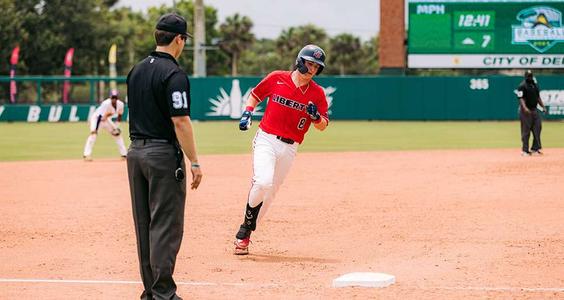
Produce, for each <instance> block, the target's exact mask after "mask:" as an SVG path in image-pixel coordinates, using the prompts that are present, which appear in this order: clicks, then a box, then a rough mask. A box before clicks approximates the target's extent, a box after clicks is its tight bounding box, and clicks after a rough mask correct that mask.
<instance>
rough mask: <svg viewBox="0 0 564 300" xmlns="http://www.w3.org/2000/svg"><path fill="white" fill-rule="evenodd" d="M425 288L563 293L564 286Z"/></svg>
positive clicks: (431, 288) (426, 288)
mask: <svg viewBox="0 0 564 300" xmlns="http://www.w3.org/2000/svg"><path fill="white" fill-rule="evenodd" d="M420 288H422V289H424V290H433V289H437V290H469V291H487V292H557V293H563V292H564V288H555V287H547V288H543V287H539V288H529V287H506V286H502V287H488V286H435V287H420Z"/></svg>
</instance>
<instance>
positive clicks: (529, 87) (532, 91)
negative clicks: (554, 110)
mask: <svg viewBox="0 0 564 300" xmlns="http://www.w3.org/2000/svg"><path fill="white" fill-rule="evenodd" d="M539 97H540V93H539V87H538V86H537V84H536V83H535V82H531V83H527V81H526V80H523V82H521V84H519V87H518V88H517V98H523V99H525V105H526V106H527V108H528V109H530V110H534V109H536V108H537V102H538V99H539Z"/></svg>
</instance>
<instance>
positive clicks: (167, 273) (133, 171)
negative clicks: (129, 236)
mask: <svg viewBox="0 0 564 300" xmlns="http://www.w3.org/2000/svg"><path fill="white" fill-rule="evenodd" d="M176 165H177V160H176V147H175V146H174V145H172V144H168V143H163V142H152V141H151V140H134V141H132V142H131V145H130V147H129V152H128V154H127V173H128V177H129V188H130V191H131V201H132V207H133V221H134V223H135V234H136V237H137V254H138V256H139V267H140V269H141V279H142V280H143V286H144V291H143V293H142V294H141V299H147V300H152V299H159V300H161V299H163V300H164V299H167V300H168V299H180V298H179V297H178V296H177V295H176V284H175V282H174V280H173V278H172V274H173V273H174V265H175V263H176V255H177V254H178V251H179V249H180V243H181V242H182V235H183V231H184V205H185V201H186V179H183V180H182V181H177V180H176V178H175V177H174V171H175V170H176ZM182 168H183V169H184V170H185V167H184V161H182Z"/></svg>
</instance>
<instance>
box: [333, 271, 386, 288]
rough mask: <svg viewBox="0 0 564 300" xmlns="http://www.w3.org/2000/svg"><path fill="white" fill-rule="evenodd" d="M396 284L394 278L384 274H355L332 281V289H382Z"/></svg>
mask: <svg viewBox="0 0 564 300" xmlns="http://www.w3.org/2000/svg"><path fill="white" fill-rule="evenodd" d="M395 282H396V277H395V276H393V275H389V274H385V273H370V272H355V273H348V274H345V275H343V276H340V277H338V278H336V279H333V287H334V288H339V287H347V286H363V287H376V288H383V287H387V286H389V285H392V284H394V283H395Z"/></svg>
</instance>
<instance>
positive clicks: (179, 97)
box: [172, 91, 188, 109]
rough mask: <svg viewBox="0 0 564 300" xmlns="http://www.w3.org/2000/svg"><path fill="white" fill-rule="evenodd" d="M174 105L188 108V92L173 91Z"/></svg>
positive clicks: (179, 107) (176, 107) (177, 107)
mask: <svg viewBox="0 0 564 300" xmlns="http://www.w3.org/2000/svg"><path fill="white" fill-rule="evenodd" d="M172 107H174V108H175V109H181V108H188V98H187V97H186V92H182V93H180V92H178V91H176V92H174V93H172Z"/></svg>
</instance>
